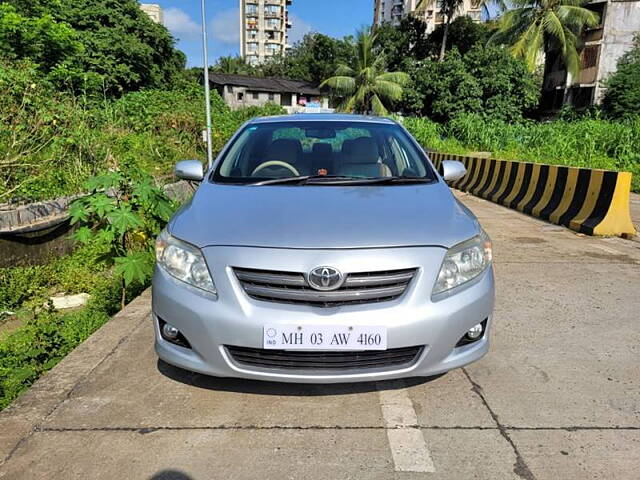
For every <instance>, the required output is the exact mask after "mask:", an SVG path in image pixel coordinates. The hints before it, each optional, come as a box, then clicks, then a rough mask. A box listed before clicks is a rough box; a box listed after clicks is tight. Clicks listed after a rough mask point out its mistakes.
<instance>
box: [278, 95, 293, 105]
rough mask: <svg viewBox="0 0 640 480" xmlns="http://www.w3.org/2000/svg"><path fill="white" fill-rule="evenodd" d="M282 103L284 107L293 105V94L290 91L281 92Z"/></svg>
mask: <svg viewBox="0 0 640 480" xmlns="http://www.w3.org/2000/svg"><path fill="white" fill-rule="evenodd" d="M280 105H282V106H283V107H290V106H291V94H290V93H281V94H280Z"/></svg>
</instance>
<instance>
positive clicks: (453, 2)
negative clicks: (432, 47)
mask: <svg viewBox="0 0 640 480" xmlns="http://www.w3.org/2000/svg"><path fill="white" fill-rule="evenodd" d="M434 2H435V0H419V1H418V4H417V5H416V10H417V11H424V10H425V9H426V8H427V5H431V4H433V3H434ZM439 3H440V12H439V13H440V14H441V15H442V16H443V17H444V32H443V33H442V43H441V44H440V57H439V59H440V61H443V60H444V54H445V52H446V51H447V36H448V35H449V26H450V25H451V21H452V20H453V17H455V15H456V13H458V10H459V9H460V7H461V6H462V5H463V3H464V0H442V1H441V2H439ZM482 3H484V2H482Z"/></svg>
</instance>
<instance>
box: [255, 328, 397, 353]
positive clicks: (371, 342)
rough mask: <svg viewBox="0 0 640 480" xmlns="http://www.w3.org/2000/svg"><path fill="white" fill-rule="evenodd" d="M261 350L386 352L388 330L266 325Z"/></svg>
mask: <svg viewBox="0 0 640 480" xmlns="http://www.w3.org/2000/svg"><path fill="white" fill-rule="evenodd" d="M263 348H265V349H277V350H386V349H387V329H386V328H385V327H377V326H343V325H265V326H264V331H263Z"/></svg>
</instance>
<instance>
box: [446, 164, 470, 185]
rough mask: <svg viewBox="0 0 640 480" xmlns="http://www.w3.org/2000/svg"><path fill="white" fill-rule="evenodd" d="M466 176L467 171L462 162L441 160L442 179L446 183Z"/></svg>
mask: <svg viewBox="0 0 640 480" xmlns="http://www.w3.org/2000/svg"><path fill="white" fill-rule="evenodd" d="M466 174H467V169H466V168H465V167H464V164H463V163H462V162H458V161H457V160H443V161H442V178H444V181H445V182H447V183H452V182H455V181H457V180H460V179H461V178H462V177H464V176H465V175H466Z"/></svg>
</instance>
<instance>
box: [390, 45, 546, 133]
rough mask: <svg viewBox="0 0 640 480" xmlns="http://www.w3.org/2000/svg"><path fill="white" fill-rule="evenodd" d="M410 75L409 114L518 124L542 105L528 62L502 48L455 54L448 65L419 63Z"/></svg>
mask: <svg viewBox="0 0 640 480" xmlns="http://www.w3.org/2000/svg"><path fill="white" fill-rule="evenodd" d="M408 73H409V74H410V75H411V77H412V81H413V88H408V89H406V90H405V94H404V97H403V102H402V103H403V107H404V110H405V111H406V112H407V113H412V114H415V115H419V116H426V117H429V118H431V119H433V120H437V121H441V122H447V121H449V120H451V119H453V118H456V117H458V116H459V115H461V114H464V113H477V114H479V115H482V116H485V117H491V118H498V119H501V120H505V121H509V122H512V121H517V120H519V119H521V118H522V116H523V115H524V114H525V113H526V112H527V111H528V110H530V109H532V108H534V107H535V106H536V104H537V93H538V91H539V85H538V83H537V81H536V79H535V77H534V76H533V75H532V74H531V73H529V72H528V71H527V68H526V66H525V65H524V63H523V62H522V61H520V60H518V59H515V58H513V56H511V55H510V54H509V53H508V52H506V51H505V50H504V49H502V48H497V47H489V48H485V47H483V46H482V45H480V44H477V45H475V46H473V47H472V48H471V50H469V52H468V53H467V54H466V55H464V56H462V55H460V53H459V52H458V51H457V50H456V49H453V50H452V51H450V52H448V53H447V55H446V56H445V59H444V61H442V62H439V61H438V62H436V61H433V60H425V61H423V62H420V63H416V64H415V65H414V66H413V67H412V68H411V70H409V71H408Z"/></svg>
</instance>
